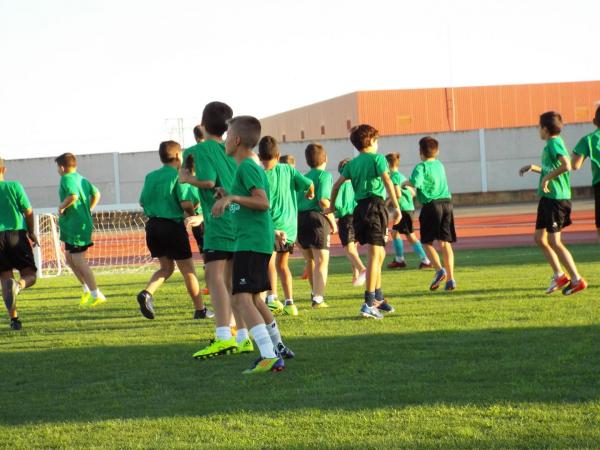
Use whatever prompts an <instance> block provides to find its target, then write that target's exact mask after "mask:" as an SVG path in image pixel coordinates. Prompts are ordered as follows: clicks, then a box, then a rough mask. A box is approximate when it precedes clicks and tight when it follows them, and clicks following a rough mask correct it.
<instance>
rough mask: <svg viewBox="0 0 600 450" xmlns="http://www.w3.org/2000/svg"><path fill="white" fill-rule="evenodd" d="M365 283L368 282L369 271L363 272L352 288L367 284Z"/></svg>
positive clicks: (353, 282)
mask: <svg viewBox="0 0 600 450" xmlns="http://www.w3.org/2000/svg"><path fill="white" fill-rule="evenodd" d="M365 281H367V271H366V270H363V271H362V272H361V273H360V274H359V275H358V278H357V279H356V280H354V281H352V286H354V287H359V286H362V285H363V284H365Z"/></svg>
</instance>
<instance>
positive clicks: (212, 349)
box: [193, 338, 237, 359]
mask: <svg viewBox="0 0 600 450" xmlns="http://www.w3.org/2000/svg"><path fill="white" fill-rule="evenodd" d="M236 351H237V343H236V342H235V338H231V339H211V340H210V343H209V344H208V346H206V347H204V348H203V349H201V350H198V351H197V352H196V353H194V355H193V357H194V358H196V359H208V358H213V357H214V356H219V355H229V354H232V353H236Z"/></svg>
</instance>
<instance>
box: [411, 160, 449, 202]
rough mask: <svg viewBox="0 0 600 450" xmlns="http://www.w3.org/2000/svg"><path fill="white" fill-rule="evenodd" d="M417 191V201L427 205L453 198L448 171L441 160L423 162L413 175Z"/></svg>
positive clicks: (412, 178) (416, 167)
mask: <svg viewBox="0 0 600 450" xmlns="http://www.w3.org/2000/svg"><path fill="white" fill-rule="evenodd" d="M411 180H412V181H413V184H415V183H417V184H415V187H416V189H417V200H418V201H419V202H420V203H421V204H422V205H425V204H427V203H430V202H431V201H433V200H442V199H450V198H452V194H451V193H450V189H449V188H448V179H447V178H446V170H445V169H444V165H443V164H442V162H441V161H440V160H439V159H433V160H426V161H421V162H420V163H419V164H417V165H416V166H415V168H414V170H413V173H412V175H411Z"/></svg>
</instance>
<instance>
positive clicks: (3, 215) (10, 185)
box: [0, 180, 31, 231]
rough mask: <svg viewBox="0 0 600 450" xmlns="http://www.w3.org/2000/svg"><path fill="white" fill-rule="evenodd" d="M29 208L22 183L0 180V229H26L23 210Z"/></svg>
mask: <svg viewBox="0 0 600 450" xmlns="http://www.w3.org/2000/svg"><path fill="white" fill-rule="evenodd" d="M29 208H31V205H30V203H29V200H28V199H27V195H26V194H25V190H24V189H23V185H22V184H21V183H19V182H18V181H4V180H0V231H17V230H26V229H27V225H26V224H25V217H24V216H23V212H24V211H25V210H27V209H29Z"/></svg>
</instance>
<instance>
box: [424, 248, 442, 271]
mask: <svg viewBox="0 0 600 450" xmlns="http://www.w3.org/2000/svg"><path fill="white" fill-rule="evenodd" d="M423 249H425V253H427V257H428V258H429V260H430V261H431V264H433V267H434V269H435V270H436V271H440V270H442V263H441V262H440V255H438V252H437V250H436V249H435V247H434V246H433V245H432V244H423Z"/></svg>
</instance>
